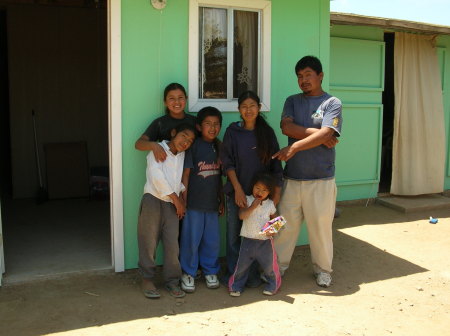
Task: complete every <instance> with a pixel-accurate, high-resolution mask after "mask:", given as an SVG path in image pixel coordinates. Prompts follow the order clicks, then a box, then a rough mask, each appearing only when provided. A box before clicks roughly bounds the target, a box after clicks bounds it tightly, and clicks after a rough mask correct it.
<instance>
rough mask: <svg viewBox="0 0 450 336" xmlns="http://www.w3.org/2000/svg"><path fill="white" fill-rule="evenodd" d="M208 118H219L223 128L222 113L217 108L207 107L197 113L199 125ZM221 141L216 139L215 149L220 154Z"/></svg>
mask: <svg viewBox="0 0 450 336" xmlns="http://www.w3.org/2000/svg"><path fill="white" fill-rule="evenodd" d="M206 117H217V118H219V123H220V126H222V113H220V111H219V110H218V109H217V108H215V107H214V106H205V107H204V108H202V109H201V110H200V111H198V113H197V124H198V125H201V124H202V122H203V120H205V119H206ZM220 143H221V142H220V140H219V139H217V138H215V139H214V149H215V150H216V152H217V153H219V150H220Z"/></svg>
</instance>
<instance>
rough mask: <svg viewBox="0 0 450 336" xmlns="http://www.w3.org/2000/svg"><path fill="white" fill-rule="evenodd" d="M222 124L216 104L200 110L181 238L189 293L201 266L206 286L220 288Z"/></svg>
mask: <svg viewBox="0 0 450 336" xmlns="http://www.w3.org/2000/svg"><path fill="white" fill-rule="evenodd" d="M221 124H222V115H221V113H220V111H219V110H218V109H216V108H215V107H211V106H208V107H205V108H203V109H201V110H200V111H199V112H198V114H197V129H198V130H199V131H200V133H201V136H200V137H199V138H198V139H197V140H196V141H195V143H194V145H193V146H192V148H191V150H190V151H189V153H190V154H191V155H192V160H190V161H191V162H192V167H191V169H188V170H185V174H184V176H183V183H185V185H186V188H187V211H186V216H185V217H184V220H183V225H182V229H181V237H180V263H181V268H182V270H183V272H184V274H183V276H182V277H181V288H182V289H183V290H184V291H185V292H188V293H192V292H194V291H195V283H194V277H195V276H196V274H197V270H198V268H199V267H201V269H202V271H203V274H204V275H205V279H206V286H207V287H208V288H218V287H219V281H218V279H217V273H218V272H219V250H220V232H219V214H222V213H223V208H224V206H223V196H222V180H221V171H220V163H219V159H218V151H219V141H218V140H217V136H218V135H219V132H220V127H221ZM187 161H188V160H187ZM187 168H189V167H187ZM187 182H189V183H187Z"/></svg>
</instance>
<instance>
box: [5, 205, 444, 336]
mask: <svg viewBox="0 0 450 336" xmlns="http://www.w3.org/2000/svg"><path fill="white" fill-rule="evenodd" d="M419 216H421V217H419ZM436 216H447V217H449V216H450V210H441V211H440V212H439V213H438V214H436ZM423 217H424V215H423V214H412V215H411V214H409V215H406V214H401V213H398V212H395V211H393V210H390V209H387V208H382V207H380V206H376V205H374V206H369V207H367V208H365V207H348V208H344V209H342V215H341V217H340V218H338V219H336V220H335V223H334V224H335V225H334V226H335V231H334V234H335V236H334V242H335V260H334V270H335V272H334V273H333V279H334V284H333V286H331V287H330V288H328V289H326V290H321V289H320V288H319V287H317V286H316V284H315V282H314V279H313V277H312V274H311V261H310V254H309V249H307V248H302V247H299V248H297V249H296V251H295V253H294V258H293V261H292V264H291V267H290V269H289V270H288V272H287V273H286V275H285V277H284V278H283V284H282V288H281V291H280V292H279V293H278V294H277V295H276V296H274V297H269V298H268V297H266V296H263V295H262V293H261V292H262V290H263V287H262V286H261V287H260V288H256V289H255V288H253V289H248V290H247V291H245V292H244V293H243V295H242V296H241V297H239V298H232V297H230V296H229V295H228V293H227V290H226V288H225V287H221V288H219V289H215V290H210V289H207V288H206V286H205V285H204V282H203V281H201V280H199V281H198V282H197V291H196V293H194V294H189V295H187V296H186V297H185V298H184V299H174V298H171V297H170V296H169V295H168V294H167V293H166V292H163V293H162V294H163V297H162V298H161V299H159V300H148V299H145V298H144V297H143V296H142V294H141V292H140V290H139V282H140V279H139V276H138V274H137V272H136V270H130V271H127V272H124V273H121V274H114V273H112V272H111V273H108V272H107V273H100V274H84V275H83V274H82V275H76V276H72V277H67V278H61V279H56V280H46V281H35V282H31V283H27V284H18V285H10V286H6V287H3V288H1V289H0V316H1V319H2V323H1V325H0V334H1V335H23V336H35V335H41V334H48V333H55V332H62V331H67V330H75V329H82V328H88V327H93V326H100V325H106V324H112V323H117V322H123V321H130V320H136V319H149V318H152V317H165V316H169V315H177V314H185V313H192V312H208V311H213V310H220V309H227V308H230V307H236V306H242V305H248V304H252V303H254V302H257V301H262V300H271V301H272V300H273V301H281V302H285V303H286V304H292V303H294V302H295V300H301V296H298V294H313V295H314V294H317V295H324V296H345V295H351V294H353V293H355V292H357V291H358V290H359V289H360V285H362V284H364V283H371V282H376V281H381V280H386V279H392V278H398V277H403V276H407V275H411V274H415V273H421V272H426V271H428V270H427V269H425V268H423V267H420V266H418V265H416V264H413V263H411V262H409V261H408V260H405V259H402V258H399V257H397V256H395V255H392V254H390V253H388V252H386V251H384V250H382V249H379V248H377V247H375V246H373V245H371V244H370V243H368V242H367V241H364V240H360V239H357V238H355V237H352V236H350V235H348V234H345V233H343V232H341V231H340V230H342V229H346V228H351V227H356V226H361V225H383V224H390V223H398V222H407V221H413V220H417V219H418V218H423ZM386 234H389V232H388V229H387V231H386ZM367 240H368V241H370V237H368V239H367ZM157 284H158V285H159V287H162V286H161V285H162V284H161V279H160V278H159V279H157ZM205 297H206V299H205ZM255 313H256V314H257V312H255ZM206 318H207V316H205V319H206ZM205 323H206V322H205ZM223 323H225V321H224V322H223ZM149 324H151V322H150V321H149Z"/></svg>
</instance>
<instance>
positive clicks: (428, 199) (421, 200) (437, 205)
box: [376, 194, 450, 216]
mask: <svg viewBox="0 0 450 336" xmlns="http://www.w3.org/2000/svg"><path fill="white" fill-rule="evenodd" d="M376 202H377V203H378V204H381V205H384V206H386V207H389V208H392V209H395V210H397V211H401V212H404V213H408V212H415V211H427V210H434V209H443V208H447V209H450V198H449V197H445V196H442V195H440V194H429V195H419V196H394V195H389V196H382V197H378V198H377V199H376ZM430 216H431V214H430Z"/></svg>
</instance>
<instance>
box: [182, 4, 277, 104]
mask: <svg viewBox="0 0 450 336" xmlns="http://www.w3.org/2000/svg"><path fill="white" fill-rule="evenodd" d="M200 7H213V8H214V7H215V8H232V9H238V10H240V9H242V10H255V11H256V10H257V11H260V12H261V19H260V25H261V31H260V37H261V38H260V43H261V47H260V50H259V55H260V62H261V63H260V67H259V79H258V89H259V92H258V95H259V98H260V99H261V110H262V111H269V110H270V68H271V22H272V20H271V12H272V3H271V1H267V0H245V1H242V0H241V1H240V0H190V1H189V111H190V112H198V111H199V110H200V109H201V108H203V107H205V106H209V105H213V106H215V107H217V108H218V109H219V110H220V111H222V112H234V111H237V110H238V109H237V100H236V99H230V100H228V99H201V98H199V87H198V76H199V63H200V62H199V57H200V55H199V38H200V35H199V34H200V32H199V24H198V22H199V21H198V20H199V8H200Z"/></svg>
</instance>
